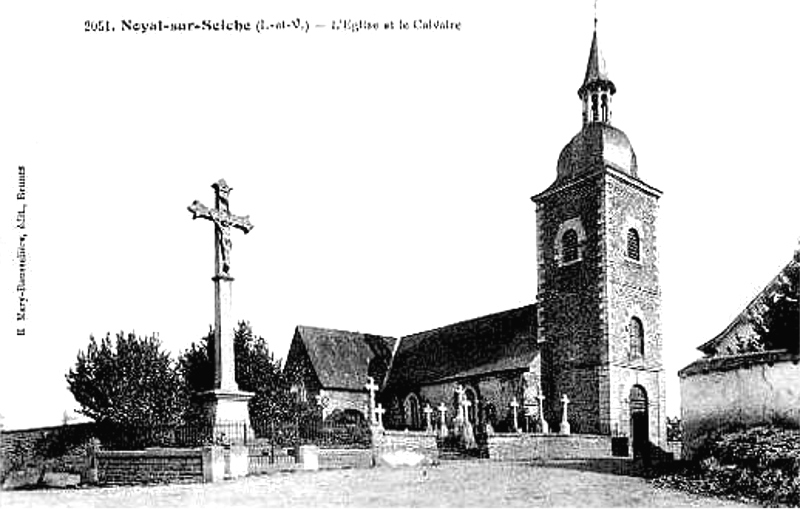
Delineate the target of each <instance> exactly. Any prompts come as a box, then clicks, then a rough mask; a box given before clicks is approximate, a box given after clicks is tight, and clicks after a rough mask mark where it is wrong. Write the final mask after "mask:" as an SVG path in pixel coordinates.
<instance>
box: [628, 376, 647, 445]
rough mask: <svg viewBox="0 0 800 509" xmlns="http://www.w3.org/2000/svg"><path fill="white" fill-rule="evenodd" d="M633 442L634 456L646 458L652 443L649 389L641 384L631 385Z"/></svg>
mask: <svg viewBox="0 0 800 509" xmlns="http://www.w3.org/2000/svg"><path fill="white" fill-rule="evenodd" d="M629 401H630V411H631V442H632V445H633V457H634V458H646V457H647V453H648V451H649V445H650V429H649V424H648V422H649V416H648V412H647V391H645V390H644V387H642V386H641V385H634V386H633V387H631V394H630V398H629Z"/></svg>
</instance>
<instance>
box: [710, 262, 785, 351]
mask: <svg viewBox="0 0 800 509" xmlns="http://www.w3.org/2000/svg"><path fill="white" fill-rule="evenodd" d="M798 264H800V250H799V251H798V252H797V253H795V256H794V259H793V260H792V261H790V262H789V263H788V264H786V266H785V267H784V268H783V269H781V271H780V272H779V273H778V274H777V275H776V276H775V277H774V278H772V280H771V281H770V282H769V283H768V284H767V286H765V287H764V289H763V290H761V291H760V292H759V293H758V295H756V296H755V297H754V298H753V300H751V301H750V303H749V304H748V305H747V306H745V308H744V309H743V310H742V312H741V313H739V314H738V315H737V316H736V318H734V319H733V321H732V322H731V323H730V324H728V326H727V327H725V329H724V330H723V331H722V332H720V333H719V334H717V335H716V336H715V337H714V338H713V339H711V340H709V341H706V342H705V343H703V344H702V345H700V346H698V347H697V349H698V350H700V351H701V352H703V353H704V354H705V355H707V356H714V355H722V354H725V353H726V352H725V348H724V347H725V344H726V343H728V342H729V340H731V339H733V338H732V336H733V335H734V334H735V333H736V332H737V331H739V330H746V329H748V323H749V322H750V321H751V319H752V317H753V316H760V315H761V314H763V313H764V311H765V310H766V309H767V307H768V306H767V301H768V300H769V299H771V298H772V296H773V295H774V293H775V289H776V288H777V287H778V285H779V283H780V281H781V280H782V279H784V278H786V277H788V276H787V274H788V271H789V269H790V268H791V267H793V266H797V265H798Z"/></svg>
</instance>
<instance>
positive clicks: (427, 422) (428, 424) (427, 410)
mask: <svg viewBox="0 0 800 509" xmlns="http://www.w3.org/2000/svg"><path fill="white" fill-rule="evenodd" d="M423 412H424V413H425V430H426V431H431V430H432V429H433V425H432V424H431V414H432V413H433V408H431V406H430V405H425V409H424V410H423Z"/></svg>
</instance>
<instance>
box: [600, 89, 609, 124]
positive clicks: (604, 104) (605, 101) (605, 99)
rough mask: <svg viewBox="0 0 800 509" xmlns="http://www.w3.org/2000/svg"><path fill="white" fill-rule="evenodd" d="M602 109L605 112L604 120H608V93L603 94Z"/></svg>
mask: <svg viewBox="0 0 800 509" xmlns="http://www.w3.org/2000/svg"><path fill="white" fill-rule="evenodd" d="M600 109H601V111H602V112H603V117H602V118H603V122H608V94H603V95H602V96H601V104H600Z"/></svg>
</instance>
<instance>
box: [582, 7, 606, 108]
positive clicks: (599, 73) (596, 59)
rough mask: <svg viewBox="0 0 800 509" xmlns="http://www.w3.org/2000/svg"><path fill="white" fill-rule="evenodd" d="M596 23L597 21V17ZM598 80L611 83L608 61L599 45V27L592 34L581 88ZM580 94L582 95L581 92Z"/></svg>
mask: <svg viewBox="0 0 800 509" xmlns="http://www.w3.org/2000/svg"><path fill="white" fill-rule="evenodd" d="M595 23H597V19H595ZM595 26H596V25H595ZM596 81H607V82H609V83H611V81H610V80H609V79H608V73H607V72H606V61H605V60H604V59H603V55H602V54H601V53H600V48H599V47H598V45H597V28H595V31H594V34H593V35H592V47H591V48H590V49H589V61H588V62H587V64H586V75H585V76H584V78H583V86H582V87H581V88H582V89H583V88H586V87H588V86H589V85H591V84H592V83H593V82H596ZM611 87H612V89H613V88H614V84H613V83H611ZM578 94H579V95H580V92H578Z"/></svg>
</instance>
